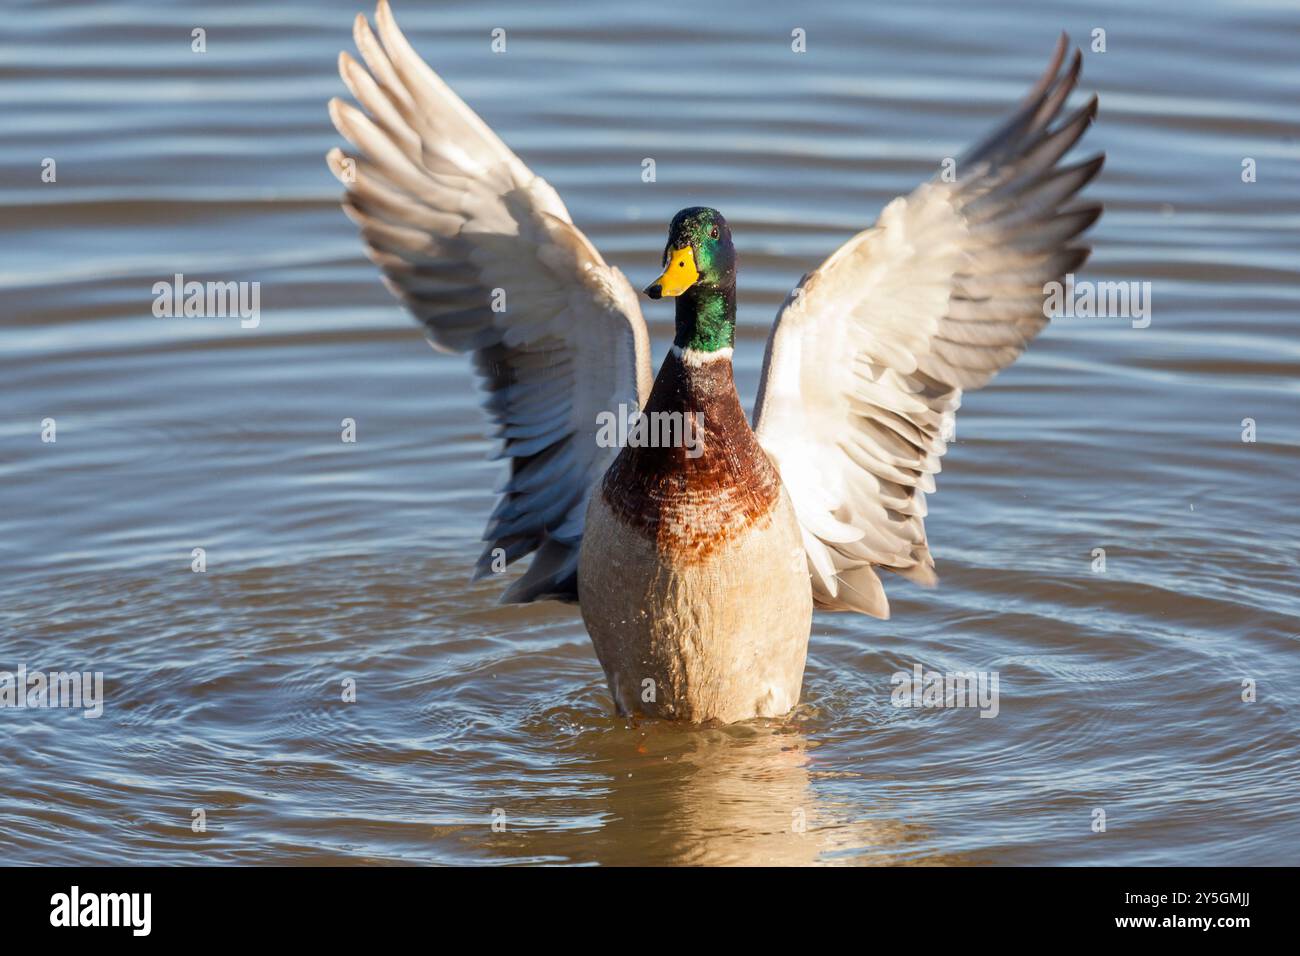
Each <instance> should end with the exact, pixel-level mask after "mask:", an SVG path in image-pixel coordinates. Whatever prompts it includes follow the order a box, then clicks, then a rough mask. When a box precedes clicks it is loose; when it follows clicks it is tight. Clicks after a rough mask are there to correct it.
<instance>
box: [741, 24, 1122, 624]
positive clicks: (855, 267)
mask: <svg viewBox="0 0 1300 956" xmlns="http://www.w3.org/2000/svg"><path fill="white" fill-rule="evenodd" d="M1066 46H1067V44H1066V38H1065V37H1064V36H1062V37H1061V40H1060V42H1059V43H1058V45H1057V49H1056V52H1055V55H1054V56H1053V59H1052V63H1051V66H1050V67H1049V69H1048V71H1047V73H1046V74H1045V75H1044V76H1043V78H1042V79H1041V80H1040V81H1039V83H1038V85H1037V86H1035V87H1034V89H1033V90H1032V91H1031V92H1030V93H1029V95H1028V96H1027V97H1026V99H1025V101H1024V102H1023V104H1022V105H1021V106H1020V108H1019V109H1018V111H1017V112H1016V113H1015V114H1014V115H1013V116H1012V117H1011V118H1010V119H1009V120H1008V121H1007V122H1006V123H1005V124H1004V125H1002V126H1001V127H1000V128H998V129H997V130H995V131H994V132H993V134H992V135H990V136H989V137H988V138H987V139H985V140H984V141H983V142H982V143H980V144H979V145H977V146H975V147H974V148H973V149H971V150H970V151H969V152H968V153H967V154H966V155H965V156H964V157H962V158H961V159H960V160H959V161H958V164H957V167H956V170H955V181H952V182H945V181H943V178H942V177H940V178H938V179H936V180H935V181H933V182H930V183H926V184H924V185H922V186H920V187H919V188H918V189H916V190H915V191H914V192H913V193H912V194H911V195H909V196H907V197H905V198H903V197H900V198H898V199H895V200H894V201H892V202H891V203H889V205H888V206H886V207H885V209H884V211H883V212H882V213H881V214H880V219H879V220H878V221H877V223H876V225H875V226H874V227H872V228H870V229H868V230H866V231H865V232H862V233H859V234H858V235H856V236H854V237H853V238H852V239H850V240H849V241H848V242H846V243H845V244H844V245H843V246H841V247H840V248H839V249H838V250H837V251H836V252H835V253H834V254H833V255H831V257H830V258H829V259H827V260H826V261H825V262H824V263H822V265H821V266H820V267H819V268H818V269H817V270H816V271H814V272H812V273H810V274H809V275H806V276H804V278H803V281H802V282H800V284H799V286H798V288H796V289H795V290H794V291H793V292H792V293H791V294H790V297H789V298H787V300H786V302H785V305H784V306H783V307H782V309H781V312H780V313H779V314H778V316H777V320H776V324H775V325H774V326H773V329H772V333H771V336H770V337H769V339H768V343H767V355H766V358H765V359H764V364H763V376H762V380H761V382H760V385H759V396H758V401H757V403H756V405H755V411H754V415H755V431H756V432H757V435H758V440H759V441H760V443H762V445H763V447H764V448H765V449H766V450H767V452H768V453H769V454H770V455H771V456H772V458H773V459H775V461H776V463H777V465H778V467H779V468H780V471H781V478H782V481H783V482H784V484H785V486H786V488H787V490H788V491H789V493H790V495H791V498H792V500H793V503H794V506H795V510H796V512H797V513H798V516H799V522H800V524H801V525H802V528H803V539H804V545H805V548H806V550H807V553H808V566H809V571H810V574H811V577H812V584H813V596H814V600H815V602H816V604H817V605H818V606H819V607H823V608H828V609H832V610H852V611H861V612H863V613H866V614H871V615H874V616H876V617H882V618H883V617H888V616H889V603H888V601H887V599H886V598H885V593H884V589H883V588H882V587H881V584H880V579H879V578H878V577H877V575H876V571H875V569H876V568H887V569H888V570H890V571H894V572H896V573H898V574H901V575H903V576H905V577H908V578H911V579H913V580H916V581H918V582H922V583H934V580H935V577H934V561H933V559H932V558H931V556H930V549H929V545H928V544H927V542H926V536H925V525H924V518H925V514H926V506H925V495H926V494H927V493H932V492H933V491H934V476H935V474H937V473H938V471H939V459H940V457H941V456H942V455H943V453H944V451H945V450H946V448H947V445H946V440H947V439H949V438H951V435H952V432H951V428H952V422H953V416H954V413H955V412H956V410H957V406H958V405H959V404H960V401H961V395H962V390H963V389H976V388H979V387H980V386H982V385H984V383H986V382H987V381H988V380H989V379H990V378H992V377H993V375H995V374H996V373H997V372H998V370H999V369H1002V368H1004V367H1006V366H1007V365H1009V364H1011V362H1013V361H1015V359H1016V357H1017V356H1018V355H1019V354H1020V353H1021V352H1022V351H1023V350H1024V348H1025V346H1026V344H1027V343H1028V342H1029V341H1030V339H1032V338H1033V337H1034V336H1035V335H1036V334H1037V333H1038V332H1039V330H1041V329H1042V328H1043V326H1044V325H1046V324H1047V319H1046V318H1045V317H1044V314H1043V313H1044V309H1043V302H1044V284H1045V283H1048V282H1051V281H1053V280H1057V279H1060V278H1061V276H1063V275H1064V274H1065V273H1067V272H1071V271H1073V270H1074V269H1076V268H1078V267H1079V266H1080V265H1082V263H1083V262H1084V260H1085V259H1086V258H1087V257H1088V253H1089V251H1090V249H1089V247H1087V246H1085V245H1080V244H1079V243H1078V242H1077V239H1078V236H1079V234H1080V233H1082V232H1083V231H1084V230H1085V229H1087V228H1088V227H1089V226H1090V225H1092V223H1094V222H1095V221H1096V220H1097V218H1098V216H1100V215H1101V206H1100V205H1084V204H1074V205H1067V204H1068V203H1069V202H1070V200H1071V198H1072V197H1073V196H1074V195H1075V194H1076V193H1077V192H1078V191H1079V190H1080V189H1081V188H1082V187H1083V186H1084V185H1085V184H1086V183H1087V182H1088V181H1089V180H1091V179H1092V178H1093V176H1095V175H1096V173H1097V171H1098V170H1099V169H1100V168H1101V165H1102V160H1103V158H1104V157H1102V156H1096V157H1094V158H1091V159H1088V160H1086V161H1084V162H1080V163H1077V164H1074V165H1061V164H1060V163H1059V161H1060V159H1061V157H1062V156H1063V155H1064V154H1065V153H1066V152H1067V151H1068V150H1069V149H1070V147H1071V146H1073V145H1074V144H1075V142H1076V141H1077V140H1078V139H1079V137H1080V136H1081V135H1082V134H1083V132H1084V130H1085V129H1087V127H1088V126H1089V125H1090V124H1091V122H1092V120H1093V118H1094V117H1095V115H1096V109H1097V100H1096V97H1095V96H1094V97H1093V98H1092V99H1091V100H1090V101H1089V102H1088V103H1087V104H1086V105H1084V106H1083V107H1082V108H1081V109H1079V110H1078V111H1077V112H1075V113H1073V114H1071V115H1069V116H1067V117H1066V118H1064V119H1061V120H1060V121H1059V122H1058V121H1057V118H1058V116H1060V115H1061V113H1062V107H1063V106H1064V105H1065V101H1066V99H1067V98H1068V96H1069V94H1070V92H1071V91H1072V90H1073V89H1074V87H1075V84H1076V82H1077V80H1078V76H1079V67H1080V61H1081V56H1080V54H1079V53H1078V51H1076V52H1075V55H1074V57H1073V59H1072V61H1071V62H1070V64H1069V66H1068V67H1066V69H1065V70H1064V71H1062V65H1063V63H1064V60H1065V54H1066Z"/></svg>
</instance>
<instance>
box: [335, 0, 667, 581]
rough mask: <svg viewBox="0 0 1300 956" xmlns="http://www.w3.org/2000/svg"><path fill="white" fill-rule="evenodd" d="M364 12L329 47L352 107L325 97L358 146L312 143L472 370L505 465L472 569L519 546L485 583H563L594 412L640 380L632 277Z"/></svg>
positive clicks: (590, 476) (373, 246)
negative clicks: (516, 573)
mask: <svg viewBox="0 0 1300 956" xmlns="http://www.w3.org/2000/svg"><path fill="white" fill-rule="evenodd" d="M375 23H376V25H377V27H378V31H379V38H378V39H376V37H375V34H374V33H372V32H371V29H370V25H369V24H368V23H367V22H366V19H365V17H363V16H360V15H358V17H357V20H356V26H355V29H354V34H353V35H354V37H355V39H356V43H357V48H358V49H359V50H360V52H361V56H362V58H363V59H364V60H365V66H362V65H361V64H360V63H358V62H357V61H356V60H354V59H353V58H352V57H351V56H349V55H348V54H347V53H343V54H341V55H340V57H339V72H340V74H341V75H342V77H343V82H344V83H346V84H347V87H348V89H349V90H350V91H351V92H352V95H353V96H354V97H356V99H357V102H358V103H359V104H360V105H361V107H362V108H363V109H364V111H365V112H362V110H359V109H357V108H356V107H354V106H352V105H350V104H347V103H344V102H342V101H340V100H338V99H334V100H331V101H330V116H331V118H332V119H333V121H334V125H335V127H337V128H338V131H339V132H340V133H342V134H343V136H344V137H346V138H347V140H348V141H349V142H350V143H351V144H352V145H353V146H355V147H356V149H357V150H358V151H359V152H358V153H345V152H343V151H341V150H338V149H334V150H331V152H330V154H329V157H328V161H329V166H330V169H331V170H333V172H334V174H335V176H337V177H338V178H339V180H340V181H341V182H343V184H344V185H345V186H346V187H347V198H346V199H345V200H344V203H343V208H344V210H345V211H346V212H347V214H348V216H349V217H350V218H351V219H352V220H353V221H355V222H356V223H357V225H358V226H359V227H360V229H361V236H362V239H363V240H364V241H365V245H366V250H367V252H368V254H369V256H370V258H371V259H372V260H373V261H374V262H375V264H376V265H378V266H379V267H380V269H381V270H383V274H384V281H385V284H386V285H387V286H388V288H389V289H390V290H391V291H392V292H393V294H394V295H396V296H397V297H398V298H399V299H401V300H402V302H403V303H405V305H406V307H407V308H408V309H409V310H410V311H411V313H412V315H414V316H415V317H416V318H417V319H418V320H419V321H420V322H421V323H422V324H423V325H424V327H425V329H426V330H427V334H428V336H429V340H430V341H431V343H432V344H433V346H434V347H435V348H437V349H439V350H441V351H451V352H472V353H473V355H474V366H475V369H476V370H477V371H478V373H479V375H480V376H481V377H482V379H483V380H484V382H485V384H486V389H487V396H486V398H485V401H484V404H485V406H486V407H487V409H488V410H489V411H490V412H491V413H492V416H493V418H494V419H495V421H496V422H497V424H498V426H499V427H498V429H497V431H496V436H497V437H498V438H500V439H501V441H502V447H501V452H500V457H505V458H509V459H510V475H509V480H508V482H507V483H506V484H505V487H504V489H503V491H502V496H501V498H500V500H499V502H498V504H497V507H496V510H495V511H494V512H493V513H492V517H491V519H490V520H489V522H488V527H487V530H486V532H485V533H484V540H485V541H486V542H487V546H486V547H485V548H484V550H483V554H482V556H481V557H480V558H479V561H478V564H477V565H476V567H475V577H476V578H477V577H481V576H483V575H484V574H486V573H487V572H488V571H490V570H494V569H500V568H501V567H504V564H506V563H509V562H512V561H514V560H516V559H518V558H521V557H524V556H525V555H528V554H532V553H534V552H536V557H534V558H533V560H532V563H531V564H530V566H529V568H528V571H527V573H525V574H524V575H523V576H522V577H521V578H519V579H518V580H517V581H515V582H514V584H513V585H512V586H511V587H510V588H509V589H508V590H507V591H506V593H505V595H504V596H503V598H502V600H503V601H506V602H525V601H533V600H538V599H542V598H561V599H573V598H576V596H577V592H576V574H577V559H578V545H579V542H580V541H581V538H582V528H583V519H584V515H585V511H586V505H587V499H588V497H589V495H590V493H591V489H592V487H593V485H594V484H595V482H596V481H597V480H598V479H599V477H600V476H601V475H602V474H603V473H604V471H605V469H606V468H607V467H608V466H609V463H610V462H611V461H612V460H613V457H614V455H615V454H617V451H618V449H617V448H601V447H598V446H597V443H596V431H597V416H598V415H599V414H600V413H601V412H603V411H612V412H617V411H618V407H619V405H620V404H621V405H626V406H627V407H628V408H640V406H641V404H642V401H643V400H644V398H645V397H646V396H647V395H648V393H649V390H650V384H651V374H650V358H649V339H648V336H647V334H646V327H645V321H644V320H643V319H642V317H641V309H640V306H639V305H638V304H637V300H636V293H635V292H634V291H633V289H632V287H631V285H629V284H628V281H627V279H626V278H625V277H624V276H623V274H622V273H621V272H619V270H618V269H616V268H613V267H611V266H609V265H607V264H606V263H605V261H604V260H603V259H602V258H601V256H600V253H599V252H597V251H596V248H595V247H594V246H593V245H592V244H591V242H590V241H589V240H588V239H587V237H586V236H584V235H583V234H582V233H581V232H580V231H579V230H578V229H577V227H576V226H574V225H573V223H572V221H571V220H570V218H569V213H568V210H567V209H565V207H564V203H563V202H561V200H560V197H559V196H558V195H557V194H556V192H555V190H554V189H552V188H551V186H550V185H549V184H548V183H546V181H545V180H543V179H541V178H540V177H538V176H536V175H534V174H533V173H532V172H531V171H530V170H529V169H528V168H527V167H526V166H525V165H524V164H523V163H522V162H521V161H520V159H519V157H517V156H516V155H515V154H514V153H512V152H511V151H510V150H509V149H508V148H507V147H506V145H505V144H504V143H503V142H502V141H501V140H500V139H499V138H498V137H497V135H496V134H495V133H493V132H492V130H491V129H490V128H489V127H488V125H487V124H486V123H484V122H483V120H482V119H480V118H479V117H478V116H477V115H476V114H475V113H474V112H473V111H472V110H471V109H470V108H469V107H468V106H466V105H465V103H464V102H463V101H462V100H461V99H460V97H458V96H457V95H456V94H455V93H454V92H452V90H451V88H450V87H448V86H447V84H446V83H444V82H443V81H442V80H441V79H440V78H439V77H438V76H437V74H435V73H434V72H433V70H431V69H430V68H429V66H428V65H427V64H426V63H424V61H423V60H421V59H420V57H419V56H418V55H417V54H416V53H415V51H414V50H413V49H412V48H411V45H410V44H409V43H408V42H407V40H406V38H405V37H404V36H403V35H402V33H401V31H400V30H399V29H398V28H397V24H396V22H395V21H394V20H393V15H392V11H391V10H390V9H389V8H388V4H387V3H386V2H385V0H380V2H379V6H378V9H377V11H376V13H375ZM381 41H382V42H381ZM498 549H499V550H498Z"/></svg>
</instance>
